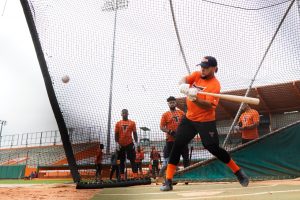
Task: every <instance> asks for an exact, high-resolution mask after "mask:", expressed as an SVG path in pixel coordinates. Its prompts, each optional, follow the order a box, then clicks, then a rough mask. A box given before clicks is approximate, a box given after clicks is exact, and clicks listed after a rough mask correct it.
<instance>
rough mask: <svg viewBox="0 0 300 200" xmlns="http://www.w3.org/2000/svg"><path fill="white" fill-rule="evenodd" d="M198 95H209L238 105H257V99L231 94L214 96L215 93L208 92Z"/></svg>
mask: <svg viewBox="0 0 300 200" xmlns="http://www.w3.org/2000/svg"><path fill="white" fill-rule="evenodd" d="M198 94H204V95H209V96H213V97H218V98H220V99H224V100H227V101H234V102H239V103H248V104H253V105H258V104H259V99H258V98H252V97H243V96H238V95H231V94H216V93H210V92H198Z"/></svg>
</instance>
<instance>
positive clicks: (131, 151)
mask: <svg viewBox="0 0 300 200" xmlns="http://www.w3.org/2000/svg"><path fill="white" fill-rule="evenodd" d="M133 132H136V125H135V122H134V121H132V120H120V121H118V122H117V124H116V127H115V133H116V134H118V135H119V141H118V143H119V145H120V147H121V148H120V150H119V153H118V156H119V160H120V173H121V175H122V174H124V171H125V161H126V157H127V159H128V160H130V164H131V166H132V172H133V173H137V168H136V164H135V158H136V154H135V147H134V144H133V139H132V133H133Z"/></svg>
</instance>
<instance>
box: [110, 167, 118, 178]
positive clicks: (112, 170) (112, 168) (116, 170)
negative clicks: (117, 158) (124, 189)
mask: <svg viewBox="0 0 300 200" xmlns="http://www.w3.org/2000/svg"><path fill="white" fill-rule="evenodd" d="M115 172H116V178H117V180H120V168H119V166H118V165H112V166H111V170H110V175H109V179H110V180H111V179H112V177H113V175H114V173H115Z"/></svg>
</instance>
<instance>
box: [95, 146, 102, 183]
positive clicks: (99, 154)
mask: <svg viewBox="0 0 300 200" xmlns="http://www.w3.org/2000/svg"><path fill="white" fill-rule="evenodd" d="M99 147H100V148H99V149H98V150H97V153H96V159H95V165H96V180H101V173H102V160H103V151H102V150H103V149H104V145H103V144H100V146H99ZM99 177H100V178H99Z"/></svg>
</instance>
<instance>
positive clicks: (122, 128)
mask: <svg viewBox="0 0 300 200" xmlns="http://www.w3.org/2000/svg"><path fill="white" fill-rule="evenodd" d="M133 132H136V126H135V122H134V121H131V120H121V121H118V122H117V124H116V127H115V133H116V134H117V133H118V134H119V144H120V145H121V146H127V145H129V144H131V143H132V142H133V140H132V133H133Z"/></svg>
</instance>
